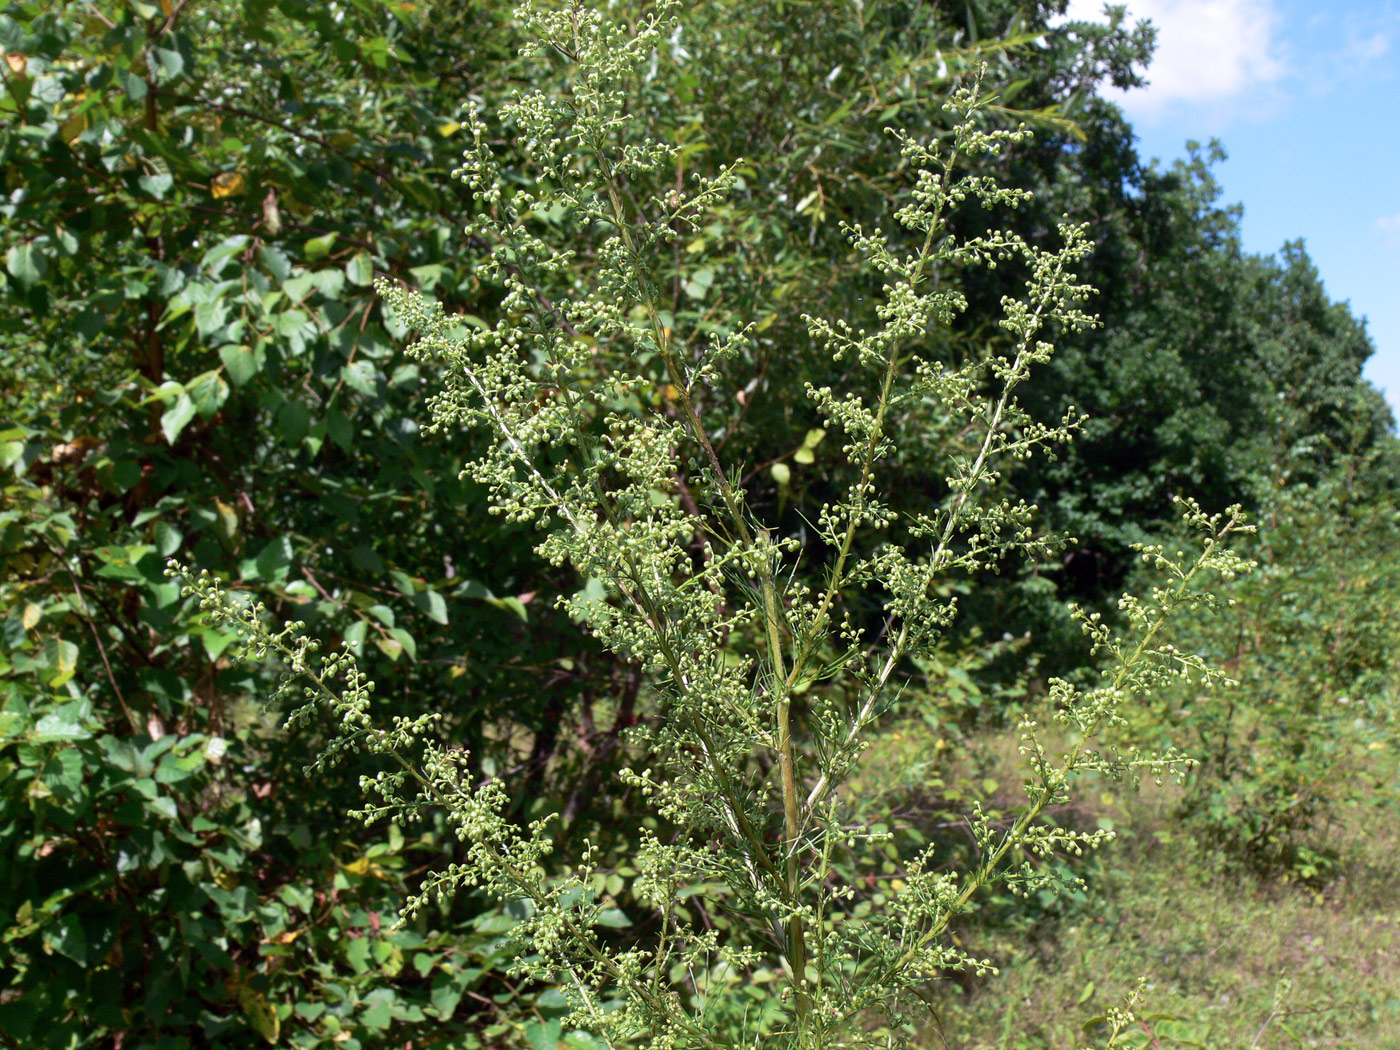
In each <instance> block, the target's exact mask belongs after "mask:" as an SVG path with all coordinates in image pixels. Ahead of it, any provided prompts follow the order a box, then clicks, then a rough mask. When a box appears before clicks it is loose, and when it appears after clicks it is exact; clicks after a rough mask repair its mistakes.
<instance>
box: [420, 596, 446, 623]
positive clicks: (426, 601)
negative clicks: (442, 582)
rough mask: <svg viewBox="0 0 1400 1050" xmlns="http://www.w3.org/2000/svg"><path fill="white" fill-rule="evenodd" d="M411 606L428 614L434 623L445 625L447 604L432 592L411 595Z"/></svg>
mask: <svg viewBox="0 0 1400 1050" xmlns="http://www.w3.org/2000/svg"><path fill="white" fill-rule="evenodd" d="M413 604H414V605H415V606H417V607H418V608H419V609H420V610H422V611H423V612H425V613H427V614H428V617H429V619H431V620H433V621H434V622H436V623H442V624H445V623H447V602H446V601H444V600H443V597H442V595H441V594H439V593H438V592H437V591H434V590H427V591H418V592H417V593H416V594H414V595H413Z"/></svg>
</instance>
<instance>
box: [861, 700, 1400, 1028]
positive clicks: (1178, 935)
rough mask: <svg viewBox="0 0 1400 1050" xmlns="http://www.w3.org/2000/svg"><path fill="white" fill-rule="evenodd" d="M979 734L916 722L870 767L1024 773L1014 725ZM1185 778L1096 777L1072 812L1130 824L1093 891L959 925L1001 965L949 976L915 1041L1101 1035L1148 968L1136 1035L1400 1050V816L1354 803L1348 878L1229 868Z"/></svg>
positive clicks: (886, 776) (1008, 779)
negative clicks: (1121, 791)
mask: <svg viewBox="0 0 1400 1050" xmlns="http://www.w3.org/2000/svg"><path fill="white" fill-rule="evenodd" d="M933 735H936V734H933ZM980 743H982V744H985V746H980V744H979V741H976V740H974V741H972V742H970V744H969V745H968V746H966V747H965V748H949V747H946V745H945V747H944V748H940V749H937V750H936V751H931V745H932V744H933V741H932V739H931V736H930V731H927V730H926V729H925V728H924V727H922V726H915V727H913V728H910V727H909V726H908V724H907V723H906V724H905V725H904V726H901V727H900V729H899V731H898V732H892V733H890V734H888V735H887V736H886V737H885V738H884V739H883V740H882V741H881V742H880V743H879V744H878V745H877V746H876V747H875V748H873V749H872V752H871V754H870V756H869V758H870V760H871V761H870V764H869V765H867V766H866V767H865V770H864V774H863V775H864V776H868V777H870V778H871V779H872V781H874V782H879V781H880V780H881V779H883V782H884V784H885V785H887V786H892V780H895V778H890V774H891V773H893V772H894V769H895V768H896V767H899V766H901V765H904V768H908V766H907V759H908V756H909V755H910V754H911V753H915V754H919V755H923V756H928V755H930V753H932V754H935V755H938V756H939V757H940V758H943V757H945V756H947V761H946V762H940V763H937V764H938V765H941V766H943V767H944V768H941V769H937V770H936V774H937V776H936V780H935V779H934V778H933V777H931V776H930V768H931V766H932V765H933V764H932V763H929V764H926V765H925V766H924V775H925V776H929V783H938V784H954V783H967V782H968V781H969V780H972V781H976V780H981V779H985V778H987V777H988V776H989V775H990V776H991V777H993V778H994V779H998V780H1000V782H1001V783H1002V784H1004V785H1007V786H1009V785H1012V784H1014V783H1015V779H1016V778H1015V777H1014V776H1012V775H1011V772H1012V770H1013V769H1014V768H1015V766H1014V765H1013V763H1015V762H1016V759H1015V756H1014V754H1012V753H1011V752H1010V751H1009V750H1008V749H1007V747H1006V745H1005V737H1004V736H1001V737H999V738H997V739H996V740H992V739H990V738H989V739H988V740H986V741H984V742H980ZM901 756H902V757H901ZM896 782H897V780H896ZM858 786H859V785H857V787H858ZM912 786H913V785H911V784H910V783H909V781H908V780H905V781H904V783H903V784H902V785H901V788H902V789H903V791H905V792H907V791H908V789H909V788H910V787H912ZM1179 790H1180V789H1178V788H1175V787H1174V786H1172V785H1167V786H1166V787H1160V788H1159V787H1155V786H1151V785H1149V786H1146V787H1145V788H1144V790H1143V792H1142V793H1140V794H1137V795H1131V796H1128V797H1127V798H1124V797H1121V796H1115V795H1112V794H1108V793H1099V794H1096V793H1095V792H1094V790H1093V785H1091V784H1086V785H1084V790H1083V792H1082V794H1083V798H1082V800H1081V802H1080V803H1079V804H1078V805H1077V807H1076V809H1075V810H1074V811H1073V813H1072V814H1070V816H1072V818H1073V819H1074V820H1076V821H1077V822H1090V823H1092V822H1098V821H1104V820H1107V821H1110V822H1111V823H1112V826H1114V827H1115V829H1116V830H1117V831H1118V832H1119V835H1118V838H1117V840H1116V841H1115V842H1114V843H1112V844H1111V845H1110V846H1108V847H1107V848H1106V849H1104V850H1103V851H1101V853H1100V854H1099V856H1098V857H1097V858H1095V859H1093V860H1092V861H1091V862H1089V864H1088V865H1087V868H1088V871H1087V876H1086V877H1087V881H1088V890H1087V892H1086V893H1085V894H1083V895H1079V896H1077V897H1074V898H1071V899H1068V900H1066V899H1062V900H1061V901H1059V902H1055V903H1054V905H1053V907H1050V908H1048V909H1047V910H1046V911H1045V912H1044V913H1043V914H1042V916H1041V917H1040V918H1039V919H1038V920H1037V921H1035V922H1033V923H1030V924H1025V925H1021V926H1017V927H1015V928H1011V929H1008V928H1005V927H998V926H997V924H996V920H995V919H992V918H991V916H992V915H993V914H994V912H995V909H990V908H989V909H988V910H987V911H986V912H985V913H984V914H985V915H986V916H987V917H988V919H989V920H990V921H988V922H986V923H985V924H983V925H981V926H979V925H977V924H976V923H975V922H974V923H973V924H972V925H970V926H968V927H967V928H965V929H963V930H962V931H961V932H962V935H963V937H964V938H965V939H966V940H968V941H969V942H970V943H969V946H970V947H972V948H973V949H974V950H975V951H976V953H977V954H979V955H988V956H990V957H991V958H993V959H994V960H996V961H997V962H998V965H999V966H1000V968H1001V973H1000V974H999V975H998V976H995V977H989V978H986V979H984V980H981V981H968V982H964V983H960V984H954V983H953V982H951V981H950V982H949V983H948V984H947V985H946V986H945V987H944V988H943V989H942V991H941V994H940V995H939V997H938V1003H939V1011H940V1017H939V1019H938V1023H931V1024H930V1025H929V1026H928V1028H927V1030H926V1031H925V1032H924V1033H923V1037H922V1039H921V1040H920V1042H919V1044H918V1045H919V1046H921V1047H924V1048H928V1050H943V1048H945V1047H946V1048H948V1050H1060V1048H1064V1050H1076V1048H1079V1047H1083V1046H1085V1045H1090V1044H1098V1045H1101V1044H1102V1042H1103V1038H1104V1028H1103V1027H1102V1026H1099V1027H1097V1028H1095V1026H1093V1025H1092V1024H1090V1025H1089V1026H1088V1028H1087V1029H1086V1022H1091V1021H1092V1019H1093V1018H1094V1017H1101V1016H1102V1015H1103V1014H1104V1012H1105V1011H1106V1010H1107V1009H1109V1008H1111V1007H1113V1006H1116V1005H1121V1003H1122V1002H1123V1000H1124V998H1125V997H1126V996H1127V995H1128V994H1129V993H1130V992H1131V991H1132V990H1133V989H1134V988H1135V986H1136V984H1137V979H1138V977H1139V976H1142V977H1145V978H1146V982H1147V983H1146V987H1145V995H1144V998H1143V1000H1142V1002H1141V1004H1140V1005H1139V1007H1138V1008H1137V1012H1138V1014H1139V1015H1140V1016H1142V1017H1143V1018H1145V1019H1146V1023H1145V1024H1143V1025H1140V1026H1139V1027H1140V1028H1141V1031H1137V1030H1136V1029H1135V1030H1134V1033H1135V1038H1134V1039H1133V1041H1132V1042H1131V1043H1130V1044H1129V1045H1137V1046H1144V1047H1161V1048H1166V1047H1181V1046H1199V1047H1206V1048H1211V1050H1214V1048H1227V1047H1228V1048H1249V1050H1284V1048H1291V1047H1356V1048H1376V1050H1386V1048H1397V1050H1400V861H1398V860H1397V858H1400V812H1397V811H1395V810H1394V809H1378V808H1375V807H1372V808H1370V809H1365V810H1358V811H1356V812H1354V813H1353V814H1352V816H1351V819H1350V820H1349V821H1348V822H1346V823H1345V824H1344V825H1343V826H1342V827H1340V828H1335V829H1334V833H1333V839H1332V842H1331V845H1333V846H1334V847H1335V848H1337V849H1338V851H1339V852H1340V854H1341V856H1342V863H1341V866H1340V868H1339V869H1338V874H1337V875H1336V876H1335V877H1334V878H1333V879H1332V880H1331V881H1330V882H1328V883H1327V884H1326V885H1324V886H1321V887H1316V886H1314V887H1308V886H1304V885H1299V884H1297V883H1288V882H1281V881H1277V880H1263V879H1259V878H1257V877H1255V876H1253V875H1250V874H1248V873H1245V872H1240V871H1238V870H1230V869H1228V868H1226V866H1225V865H1224V864H1223V863H1222V862H1221V861H1220V859H1219V858H1218V857H1216V856H1212V855H1211V854H1209V853H1208V852H1206V851H1203V849H1202V848H1201V847H1200V846H1199V845H1198V844H1197V843H1196V842H1195V841H1193V840H1192V839H1191V838H1190V837H1189V836H1188V835H1187V833H1186V831H1185V830H1184V829H1183V828H1182V826H1181V825H1180V823H1179V821H1177V820H1176V819H1175V817H1174V811H1175V806H1176V803H1177V801H1178V798H1179ZM1004 791H1005V789H1003V791H1002V792H999V793H998V794H1002V793H1004ZM905 797H906V798H907V794H906V795H905ZM1005 801H1007V802H1009V801H1010V799H1009V798H1008V799H1006V800H1005ZM1077 867H1079V869H1080V870H1084V869H1085V867H1086V865H1084V864H1080V865H1078V866H1077ZM974 918H975V917H974ZM964 1033H978V1034H977V1035H976V1036H974V1037H968V1036H966V1035H965V1034H964ZM1095 1036H1097V1037H1098V1038H1097V1039H1096V1038H1095Z"/></svg>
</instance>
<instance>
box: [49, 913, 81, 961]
mask: <svg viewBox="0 0 1400 1050" xmlns="http://www.w3.org/2000/svg"><path fill="white" fill-rule="evenodd" d="M47 940H48V941H49V945H50V946H51V947H52V948H53V950H54V951H57V952H59V953H60V954H62V955H66V956H68V958H70V959H72V960H73V961H74V962H75V963H77V964H78V965H79V966H86V965H87V961H88V939H87V933H86V932H84V930H83V924H82V922H81V921H79V919H78V917H77V916H76V915H65V916H63V918H61V919H59V921H58V924H57V928H56V929H55V930H54V932H53V933H52V934H51V935H50V936H49V937H48V938H47Z"/></svg>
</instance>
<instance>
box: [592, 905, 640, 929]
mask: <svg viewBox="0 0 1400 1050" xmlns="http://www.w3.org/2000/svg"><path fill="white" fill-rule="evenodd" d="M598 925H599V926H607V927H608V928H610V929H614V930H621V929H625V928H626V927H628V926H631V925H632V920H631V919H629V918H628V917H627V913H626V912H624V911H623V910H622V909H621V908H604V909H603V910H602V911H601V912H599V913H598Z"/></svg>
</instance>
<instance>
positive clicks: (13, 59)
mask: <svg viewBox="0 0 1400 1050" xmlns="http://www.w3.org/2000/svg"><path fill="white" fill-rule="evenodd" d="M5 65H7V66H9V67H10V72H11V73H13V74H14V75H15V76H17V77H22V76H25V75H26V74H27V73H28V72H29V59H27V58H25V57H24V56H23V55H21V54H20V53H19V52H18V51H11V52H10V53H9V54H7V55H6V56H5Z"/></svg>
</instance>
